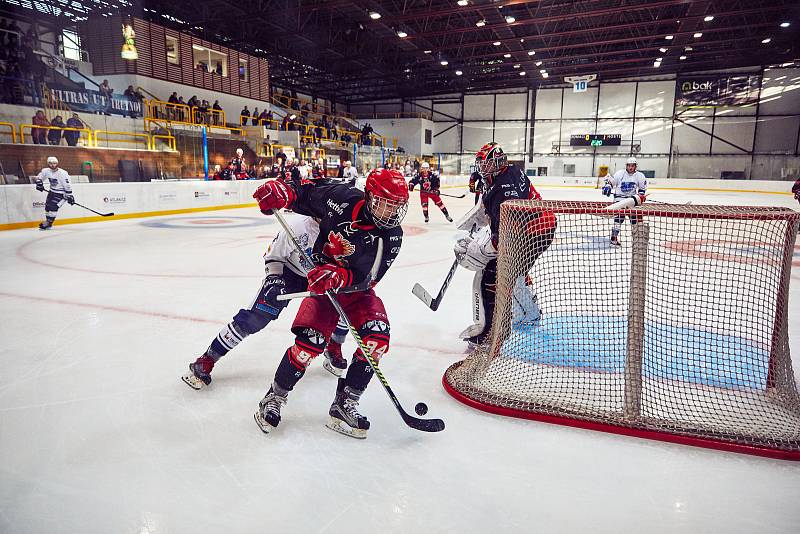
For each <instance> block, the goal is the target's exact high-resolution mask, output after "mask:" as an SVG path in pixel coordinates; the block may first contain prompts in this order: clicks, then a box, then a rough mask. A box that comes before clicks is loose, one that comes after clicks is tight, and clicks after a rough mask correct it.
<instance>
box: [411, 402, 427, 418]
mask: <svg viewBox="0 0 800 534" xmlns="http://www.w3.org/2000/svg"><path fill="white" fill-rule="evenodd" d="M414 411H415V412H417V415H425V414H426V413H428V405H427V404H425V403H424V402H418V403H417V405H416V406H414Z"/></svg>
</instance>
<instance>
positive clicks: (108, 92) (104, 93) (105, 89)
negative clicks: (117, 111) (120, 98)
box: [97, 80, 114, 115]
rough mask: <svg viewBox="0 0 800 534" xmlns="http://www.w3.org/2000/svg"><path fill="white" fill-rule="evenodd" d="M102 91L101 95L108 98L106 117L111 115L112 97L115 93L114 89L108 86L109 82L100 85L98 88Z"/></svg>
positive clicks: (104, 81)
mask: <svg viewBox="0 0 800 534" xmlns="http://www.w3.org/2000/svg"><path fill="white" fill-rule="evenodd" d="M97 90H98V91H100V95H101V96H104V97H105V98H106V111H105V114H106V115H111V95H112V94H113V93H114V89H112V88H111V86H110V85H109V84H108V80H103V83H101V84H100V87H98V88H97Z"/></svg>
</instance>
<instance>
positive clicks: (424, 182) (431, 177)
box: [408, 172, 439, 193]
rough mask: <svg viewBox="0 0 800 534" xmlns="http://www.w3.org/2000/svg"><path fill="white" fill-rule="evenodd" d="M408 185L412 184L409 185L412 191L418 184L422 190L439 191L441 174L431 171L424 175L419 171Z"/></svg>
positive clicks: (428, 191)
mask: <svg viewBox="0 0 800 534" xmlns="http://www.w3.org/2000/svg"><path fill="white" fill-rule="evenodd" d="M408 185H409V186H411V187H409V189H410V190H411V191H413V190H414V186H416V185H419V188H420V190H421V191H425V192H426V193H432V192H434V191H439V175H438V174H436V173H433V172H429V173H428V176H422V174H420V173H417V174H416V175H415V176H414V177H413V178H412V179H411V180H409V182H408Z"/></svg>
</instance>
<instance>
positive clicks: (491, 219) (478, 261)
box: [453, 143, 556, 344]
mask: <svg viewBox="0 0 800 534" xmlns="http://www.w3.org/2000/svg"><path fill="white" fill-rule="evenodd" d="M475 166H476V170H477V172H478V173H479V174H480V175H481V177H482V178H483V180H484V181H485V184H486V185H485V187H486V188H485V191H484V193H483V197H482V198H481V202H482V206H483V211H484V213H485V215H486V218H488V226H486V227H484V228H482V229H480V230H479V231H477V232H476V233H475V234H474V235H473V236H472V237H465V238H462V239H459V240H458V241H457V242H456V244H455V246H454V247H453V251H454V252H455V254H456V257H457V258H458V259H459V263H460V264H461V266H462V267H465V268H466V269H469V270H471V271H475V279H474V280H473V298H474V299H475V300H476V301H475V302H474V304H473V310H476V315H475V317H474V319H475V323H474V324H472V325H471V326H469V327H468V328H467V329H466V330H464V332H462V333H461V337H462V338H463V339H465V340H467V341H469V342H470V343H472V344H480V343H483V342H484V341H485V340H486V337H487V336H488V334H489V332H490V331H491V327H492V319H493V315H494V304H495V284H496V281H497V251H498V246H499V243H498V240H499V231H500V206H501V205H502V204H503V202H505V201H507V200H524V199H536V200H541V198H542V197H541V195H539V193H538V192H537V191H536V189H535V188H534V187H533V185H532V184H531V182H530V180H529V179H528V177H527V176H525V173H524V172H522V170H521V169H519V168H517V167H515V166H514V165H509V164H508V158H507V156H506V154H505V153H504V152H503V149H502V148H501V147H500V145H498V144H497V143H487V144H486V145H484V146H483V148H481V149H480V150H479V151H478V153H477V154H476V156H475ZM555 228H556V219H555V215H554V214H553V213H552V212H550V211H541V212H540V213H538V214H537V220H536V224H534V225H533V226H531V227H530V228H528V231H527V232H526V237H527V238H528V239H529V240H530V246H531V248H532V250H531V251H530V254H529V256H528V258H529V262H530V263H529V265H527V266H525V267H524V272H519V273H516V274H517V276H519V277H522V276H526V275H527V269H528V268H530V266H532V265H533V262H535V261H536V259H537V258H538V257H539V256H540V255H541V254H542V253H543V252H544V251H545V250H547V247H549V246H550V243H552V241H553V236H554V234H555ZM529 281H530V280H529V279H528V282H529ZM534 300H535V299H534ZM537 313H538V311H537Z"/></svg>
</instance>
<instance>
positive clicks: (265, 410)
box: [253, 384, 289, 434]
mask: <svg viewBox="0 0 800 534" xmlns="http://www.w3.org/2000/svg"><path fill="white" fill-rule="evenodd" d="M279 389H280V388H278V387H276V386H275V384H273V385H272V387H270V388H269V391H268V392H267V394H266V395H264V398H263V399H261V402H259V403H258V410H256V413H255V414H254V415H253V418H254V419H255V420H256V424H257V425H258V428H260V429H261V431H262V432H263V433H264V434H269V433H270V432H272V431H273V430H275V429H276V428H278V424H279V423H280V422H281V408H282V407H283V406H286V402H287V401H288V396H289V392H288V391H283V392H282V393H280V394H279V392H276V390H279Z"/></svg>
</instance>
